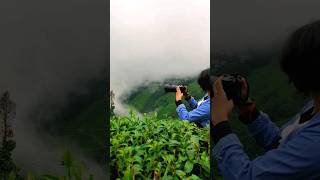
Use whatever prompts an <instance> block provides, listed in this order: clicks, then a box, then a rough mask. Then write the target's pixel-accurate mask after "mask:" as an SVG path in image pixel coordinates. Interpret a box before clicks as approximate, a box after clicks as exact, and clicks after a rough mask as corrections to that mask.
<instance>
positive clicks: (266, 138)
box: [248, 112, 280, 150]
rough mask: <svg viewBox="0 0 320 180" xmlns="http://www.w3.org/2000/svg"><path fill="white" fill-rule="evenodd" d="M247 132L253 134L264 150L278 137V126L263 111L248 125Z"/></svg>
mask: <svg viewBox="0 0 320 180" xmlns="http://www.w3.org/2000/svg"><path fill="white" fill-rule="evenodd" d="M248 130H249V134H250V135H251V136H253V137H254V138H255V140H256V142H257V144H259V145H260V146H262V147H264V148H265V149H266V150H269V149H272V148H273V145H274V144H276V143H277V141H279V139H280V130H279V128H278V127H277V126H276V125H275V124H274V123H273V122H272V121H271V120H270V118H269V116H268V115H267V114H265V113H263V112H260V115H259V116H258V118H257V119H256V120H254V121H253V122H252V123H251V124H249V125H248Z"/></svg>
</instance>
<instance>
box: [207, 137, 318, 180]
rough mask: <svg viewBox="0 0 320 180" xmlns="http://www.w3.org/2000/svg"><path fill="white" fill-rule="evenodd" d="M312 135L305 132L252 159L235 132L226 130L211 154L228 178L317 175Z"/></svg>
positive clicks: (266, 179)
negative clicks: (231, 132)
mask: <svg viewBox="0 0 320 180" xmlns="http://www.w3.org/2000/svg"><path fill="white" fill-rule="evenodd" d="M314 134H315V133H314ZM317 136H318V135H317ZM314 139H316V138H315V136H314V137H310V135H308V133H305V134H303V135H300V136H298V137H296V138H294V139H292V140H291V141H289V142H287V143H286V144H283V145H282V146H280V147H278V148H277V149H273V150H270V151H268V152H267V153H266V154H265V155H263V156H260V157H257V158H256V159H254V160H252V161H251V160H250V159H249V157H248V156H247V155H246V154H245V153H244V151H243V147H242V145H241V143H240V141H239V139H238V138H237V136H236V135H235V134H229V135H227V136H225V137H223V138H222V139H220V141H219V142H218V143H217V144H216V146H215V147H214V148H213V156H214V158H215V159H216V160H217V161H218V166H219V169H220V171H221V173H222V175H223V178H224V179H227V180H236V179H241V180H269V179H274V180H276V179H303V178H306V177H308V178H310V179H316V178H319V177H320V176H319V173H315V172H318V170H319V168H320V166H319V160H320V158H319V157H320V151H319V150H316V151H315V149H319V140H318V141H316V140H314ZM318 139H319V138H318Z"/></svg>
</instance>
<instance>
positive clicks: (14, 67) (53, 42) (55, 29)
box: [0, 0, 107, 177]
mask: <svg viewBox="0 0 320 180" xmlns="http://www.w3.org/2000/svg"><path fill="white" fill-rule="evenodd" d="M105 6H106V2H105V1H104V0H101V1H100V0H99V1H94V2H91V1H87V0H77V1H68V2H67V1H60V0H58V1H45V2H44V1H40V0H31V1H1V3H0V12H1V16H0V20H1V28H0V39H1V42H0V59H1V65H0V72H1V76H0V91H1V92H2V91H4V90H9V91H10V93H11V96H12V99H13V100H14V101H15V103H16V104H17V110H16V111H17V115H16V119H15V122H14V127H15V137H14V138H15V140H16V142H17V148H16V149H15V151H14V159H15V161H16V162H17V164H18V166H20V167H22V168H23V170H26V171H35V172H37V173H50V172H57V171H59V170H61V169H60V168H61V166H60V161H61V158H62V156H61V154H62V153H63V151H64V148H65V147H64V146H63V145H62V144H61V143H60V142H59V141H60V140H59V139H57V138H55V137H53V136H51V135H50V134H43V133H40V134H39V131H37V130H39V129H40V130H41V128H43V127H42V125H43V123H44V122H46V121H47V120H50V118H52V114H54V113H55V112H58V111H59V110H61V109H63V108H64V107H65V103H66V102H67V101H68V99H67V96H68V94H69V93H70V92H76V93H86V92H87V89H86V87H85V85H84V84H85V83H86V82H87V81H89V80H90V79H96V78H100V79H101V78H104V77H105V75H106V74H105V70H106V59H107V57H106V51H105V50H106V45H107V42H106V36H107V34H106V29H105V22H106V17H107V12H106V8H105ZM48 107H50V108H51V109H49V108H48ZM35 110H36V111H37V112H39V114H38V115H37V116H32V112H34V111H35ZM34 117H37V118H36V119H34ZM75 153H76V154H78V157H77V158H78V159H81V160H83V161H84V162H86V165H87V166H88V171H92V172H93V171H97V173H98V174H95V175H96V177H97V176H99V175H100V177H101V176H102V175H103V174H104V172H103V170H102V169H99V170H97V169H95V168H96V167H95V166H97V165H94V163H93V162H91V161H90V160H88V158H86V157H84V156H83V155H81V153H79V152H75Z"/></svg>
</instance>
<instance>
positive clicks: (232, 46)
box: [211, 0, 320, 50]
mask: <svg viewBox="0 0 320 180" xmlns="http://www.w3.org/2000/svg"><path fill="white" fill-rule="evenodd" d="M211 2H212V3H213V4H212V5H213V6H212V7H213V9H211V12H212V15H213V16H212V17H213V19H212V22H213V24H212V34H211V36H213V43H214V46H213V48H216V50H219V49H225V50H238V49H243V48H244V49H245V48H255V47H257V46H270V45H272V44H274V43H278V42H280V41H282V40H283V39H285V38H287V36H288V35H289V33H290V32H292V30H293V29H295V28H297V27H299V26H301V25H304V24H306V23H309V22H311V21H314V20H316V19H320V1H319V0H214V1H211Z"/></svg>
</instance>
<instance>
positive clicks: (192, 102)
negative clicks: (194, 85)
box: [188, 97, 198, 109]
mask: <svg viewBox="0 0 320 180" xmlns="http://www.w3.org/2000/svg"><path fill="white" fill-rule="evenodd" d="M188 103H189V106H190V107H191V109H195V108H197V106H198V102H197V101H196V100H195V99H194V98H193V97H191V98H190V99H189V100H188Z"/></svg>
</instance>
